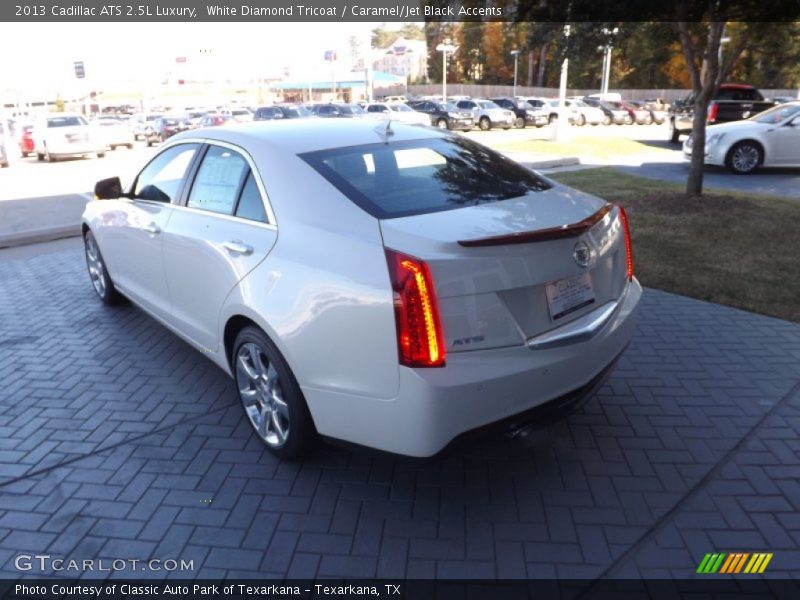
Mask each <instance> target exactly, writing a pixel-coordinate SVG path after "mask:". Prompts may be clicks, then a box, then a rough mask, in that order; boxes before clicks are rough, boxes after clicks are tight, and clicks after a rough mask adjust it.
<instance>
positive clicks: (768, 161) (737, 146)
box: [683, 102, 800, 174]
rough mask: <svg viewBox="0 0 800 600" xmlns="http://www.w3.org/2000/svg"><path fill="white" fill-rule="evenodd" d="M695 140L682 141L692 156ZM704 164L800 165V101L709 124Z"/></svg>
mask: <svg viewBox="0 0 800 600" xmlns="http://www.w3.org/2000/svg"><path fill="white" fill-rule="evenodd" d="M693 145H694V140H692V136H689V137H688V138H687V140H686V141H685V142H684V143H683V155H684V158H685V159H686V160H691V157H692V146H693ZM705 164H707V165H718V166H720V167H727V168H728V169H730V170H731V171H733V172H734V173H740V174H747V173H752V172H753V171H755V170H756V169H758V168H759V167H800V102H789V103H787V104H779V105H778V106H775V107H773V108H770V109H769V110H765V111H764V112H762V113H759V114H757V115H756V116H754V117H750V118H749V119H745V120H743V121H733V122H731V123H721V124H719V125H711V126H710V127H707V128H706V147H705Z"/></svg>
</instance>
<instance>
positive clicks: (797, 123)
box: [789, 116, 800, 127]
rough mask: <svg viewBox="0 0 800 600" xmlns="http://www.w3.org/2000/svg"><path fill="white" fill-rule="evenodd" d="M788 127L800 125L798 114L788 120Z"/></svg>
mask: <svg viewBox="0 0 800 600" xmlns="http://www.w3.org/2000/svg"><path fill="white" fill-rule="evenodd" d="M789 127H800V116H797V117H795V118H794V119H792V120H791V121H789Z"/></svg>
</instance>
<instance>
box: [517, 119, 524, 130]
mask: <svg viewBox="0 0 800 600" xmlns="http://www.w3.org/2000/svg"><path fill="white" fill-rule="evenodd" d="M514 127H516V128H517V129H525V119H523V118H522V117H517V118H516V119H514Z"/></svg>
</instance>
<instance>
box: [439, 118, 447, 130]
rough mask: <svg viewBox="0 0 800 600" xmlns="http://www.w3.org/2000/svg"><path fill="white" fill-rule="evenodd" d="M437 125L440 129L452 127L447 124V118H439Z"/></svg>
mask: <svg viewBox="0 0 800 600" xmlns="http://www.w3.org/2000/svg"><path fill="white" fill-rule="evenodd" d="M436 126H437V127H438V128H439V129H450V127H449V126H448V125H447V119H439V120H438V121H436Z"/></svg>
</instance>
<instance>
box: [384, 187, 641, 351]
mask: <svg viewBox="0 0 800 600" xmlns="http://www.w3.org/2000/svg"><path fill="white" fill-rule="evenodd" d="M380 223H381V231H382V234H383V239H384V244H385V246H386V247H388V248H391V249H393V250H397V251H400V252H404V253H407V254H410V255H412V256H415V257H417V258H420V259H422V260H425V261H427V263H428V265H429V267H430V270H431V273H432V276H433V280H434V285H435V289H436V293H437V296H438V299H439V309H440V314H441V317H442V322H443V329H444V335H445V341H446V344H447V347H448V350H449V351H451V352H457V351H464V350H473V349H485V348H496V347H502V346H510V345H519V344H524V343H525V341H526V340H529V339H530V338H532V337H535V336H536V335H538V334H541V333H543V332H545V331H548V330H551V329H554V328H556V327H558V326H560V325H562V324H565V323H568V322H570V321H571V320H573V319H575V318H577V317H580V316H582V315H584V314H586V313H587V312H590V311H592V310H594V309H597V308H599V307H601V306H603V305H604V304H607V303H608V302H611V301H613V300H615V299H616V298H617V297H618V296H619V295H620V294H621V292H622V290H623V287H624V285H625V248H624V238H623V231H622V226H621V223H620V219H619V213H618V210H617V209H616V207H613V206H611V205H607V203H606V202H605V201H603V200H600V199H598V198H595V197H593V196H589V195H587V194H583V193H581V192H577V191H575V190H571V189H568V188H565V187H563V186H559V185H554V186H553V187H552V188H551V189H549V190H546V191H540V192H531V193H529V194H528V195H526V196H523V197H519V198H514V199H510V200H505V201H501V202H492V203H487V204H481V205H477V206H470V207H465V208H459V209H454V210H446V211H441V212H433V213H427V214H422V215H414V216H409V217H402V218H394V219H384V220H382V221H381V222H380ZM584 261H585V263H586V264H585V265H584V264H580V263H583V262H584ZM549 284H552V285H550V289H549V291H548V285H549ZM548 294H549V295H550V299H549V300H548ZM569 294H573V295H574V296H575V297H574V298H572V301H573V304H572V305H570V299H569V298H566V296H568V295H569Z"/></svg>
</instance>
